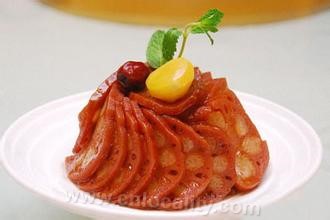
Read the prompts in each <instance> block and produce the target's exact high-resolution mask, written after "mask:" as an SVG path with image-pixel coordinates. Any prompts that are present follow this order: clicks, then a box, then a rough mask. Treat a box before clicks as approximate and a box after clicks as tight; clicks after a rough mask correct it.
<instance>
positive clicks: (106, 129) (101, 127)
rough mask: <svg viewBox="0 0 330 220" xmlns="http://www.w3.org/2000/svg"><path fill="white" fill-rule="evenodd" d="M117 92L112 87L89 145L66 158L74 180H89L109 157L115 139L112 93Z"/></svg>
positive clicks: (67, 166) (68, 171) (67, 167)
mask: <svg viewBox="0 0 330 220" xmlns="http://www.w3.org/2000/svg"><path fill="white" fill-rule="evenodd" d="M117 92H118V91H116V88H115V87H113V88H112V89H111V91H110V94H109V96H108V98H107V101H106V105H105V106H104V111H102V113H101V116H100V118H99V119H98V122H97V125H96V127H95V130H94V133H93V136H92V139H91V140H90V142H89V143H88V147H86V148H84V149H83V150H81V151H79V153H75V154H74V155H72V156H69V157H67V158H66V159H65V165H66V170H67V173H68V177H69V179H70V180H71V181H72V182H75V183H79V182H85V181H88V180H89V179H90V177H91V176H92V175H93V174H94V173H95V172H96V170H97V169H98V168H99V166H100V165H101V164H102V163H103V162H104V160H105V159H106V158H107V156H108V154H109V151H110V149H111V143H112V142H113V139H114V135H113V133H114V126H115V125H114V118H115V102H114V100H113V99H112V95H113V94H116V93H117Z"/></svg>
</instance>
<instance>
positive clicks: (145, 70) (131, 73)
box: [117, 61, 151, 91]
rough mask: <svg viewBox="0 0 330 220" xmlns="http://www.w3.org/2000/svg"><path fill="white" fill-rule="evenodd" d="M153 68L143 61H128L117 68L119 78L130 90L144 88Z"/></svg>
mask: <svg viewBox="0 0 330 220" xmlns="http://www.w3.org/2000/svg"><path fill="white" fill-rule="evenodd" d="M150 72H151V70H150V69H149V67H148V66H147V65H146V64H145V63H143V62H136V61H128V62H126V63H124V65H122V66H121V67H120V68H119V69H118V70H117V80H118V81H119V82H120V84H121V85H122V86H123V87H124V88H125V89H126V90H128V91H131V90H138V89H142V88H144V86H145V81H146V79H147V77H148V76H149V74H150Z"/></svg>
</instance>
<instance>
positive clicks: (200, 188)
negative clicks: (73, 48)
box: [65, 68, 269, 210]
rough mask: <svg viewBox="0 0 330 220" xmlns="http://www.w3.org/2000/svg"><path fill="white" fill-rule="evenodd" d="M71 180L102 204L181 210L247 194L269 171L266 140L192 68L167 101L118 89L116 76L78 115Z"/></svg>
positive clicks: (220, 85) (219, 82)
mask: <svg viewBox="0 0 330 220" xmlns="http://www.w3.org/2000/svg"><path fill="white" fill-rule="evenodd" d="M79 121H80V134H79V136H78V139H77V141H76V144H75V147H74V149H73V155H71V156H68V157H67V158H66V161H65V163H66V169H67V173H68V177H69V178H70V180H71V181H72V182H73V183H75V184H76V185H77V186H78V187H79V188H80V189H82V190H84V191H86V192H89V193H91V194H92V195H93V196H95V197H98V198H100V199H103V200H106V201H109V202H112V203H115V204H119V205H125V206H129V207H133V208H139V209H163V210H179V209H184V208H189V207H196V206H201V205H204V204H210V203H214V202H218V201H221V200H223V199H224V198H225V197H226V196H228V195H229V194H230V193H231V192H232V193H234V192H237V191H248V190H251V189H253V188H255V187H256V186H257V185H258V184H259V183H260V182H261V180H262V177H263V175H264V173H265V170H266V168H267V166H268V160H269V156H268V149H267V144H266V142H265V141H263V140H262V139H261V137H260V135H259V133H258V131H257V129H256V127H255V126H254V124H253V123H252V121H251V120H250V118H249V117H248V115H247V114H246V112H245V111H244V109H243V107H242V105H241V104H240V102H239V100H238V98H237V97H236V95H235V94H234V93H233V92H232V91H231V90H230V89H229V88H228V87H227V83H226V81H225V79H212V77H211V74H210V73H203V74H202V73H201V72H200V71H199V70H198V69H197V68H195V80H194V82H193V85H192V86H191V88H190V91H189V92H188V93H187V95H186V96H185V97H184V98H182V99H180V100H178V101H176V102H174V103H166V102H163V101H160V100H158V99H155V98H153V97H151V96H150V95H149V94H148V91H146V90H145V91H141V92H130V93H129V94H128V95H127V93H124V92H123V91H122V87H121V85H120V84H119V83H118V82H117V81H116V80H115V77H114V76H111V77H109V78H108V79H107V80H106V81H105V82H104V83H102V84H101V85H100V87H99V88H98V89H97V91H96V92H95V93H94V94H93V96H92V97H91V99H90V101H89V103H88V104H87V106H86V107H85V108H84V109H83V110H82V112H81V113H80V115H79Z"/></svg>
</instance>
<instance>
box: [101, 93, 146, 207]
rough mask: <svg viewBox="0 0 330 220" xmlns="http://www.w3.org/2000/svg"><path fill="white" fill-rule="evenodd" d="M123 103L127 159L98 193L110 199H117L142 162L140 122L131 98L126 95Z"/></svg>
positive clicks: (103, 197)
mask: <svg viewBox="0 0 330 220" xmlns="http://www.w3.org/2000/svg"><path fill="white" fill-rule="evenodd" d="M123 104H124V111H125V118H126V124H127V126H126V127H127V136H126V138H127V140H128V143H127V148H128V149H127V156H126V160H125V163H124V165H123V167H122V168H121V169H120V171H119V173H118V175H117V176H116V177H115V178H114V179H113V180H112V181H111V182H110V183H109V184H107V185H106V186H105V188H104V189H102V191H100V192H99V193H97V194H96V196H97V197H99V198H101V199H104V200H110V201H111V200H113V199H116V198H117V196H118V195H119V194H120V193H122V192H123V191H124V190H125V189H126V188H127V187H128V186H129V184H130V183H131V182H132V180H133V179H134V176H135V175H136V173H137V172H138V171H139V169H140V167H141V163H142V143H141V142H142V140H141V139H140V135H139V133H138V124H137V123H138V122H137V120H136V119H135V117H134V115H133V112H132V107H131V105H130V101H129V99H128V98H126V97H125V98H124V103H123Z"/></svg>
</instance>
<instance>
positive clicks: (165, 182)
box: [137, 109, 184, 208]
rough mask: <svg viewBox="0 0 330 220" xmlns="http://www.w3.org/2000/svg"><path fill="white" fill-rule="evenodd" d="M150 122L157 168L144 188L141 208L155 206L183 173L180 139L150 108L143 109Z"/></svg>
mask: <svg viewBox="0 0 330 220" xmlns="http://www.w3.org/2000/svg"><path fill="white" fill-rule="evenodd" d="M143 114H144V116H145V117H146V118H147V119H148V121H149V122H150V124H151V126H152V129H153V134H154V138H155V140H156V146H157V152H158V169H157V172H156V173H155V174H154V176H153V178H152V180H151V182H150V184H149V185H148V186H147V187H146V189H145V190H144V193H143V196H144V197H145V201H146V202H145V203H144V204H143V203H140V204H137V205H139V206H142V208H157V207H158V206H159V202H160V201H161V199H162V198H163V197H164V196H167V195H168V194H169V193H170V192H171V191H173V189H174V188H175V187H176V186H177V185H178V183H179V182H180V180H181V179H182V177H183V174H184V155H183V152H182V146H181V142H180V139H179V138H178V137H177V136H176V135H175V134H174V133H173V132H172V131H171V130H170V128H169V127H168V126H167V125H166V123H165V122H164V121H163V119H162V118H161V117H160V116H157V115H155V113H153V112H152V111H150V110H146V109H144V110H143Z"/></svg>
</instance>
